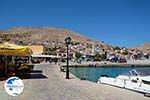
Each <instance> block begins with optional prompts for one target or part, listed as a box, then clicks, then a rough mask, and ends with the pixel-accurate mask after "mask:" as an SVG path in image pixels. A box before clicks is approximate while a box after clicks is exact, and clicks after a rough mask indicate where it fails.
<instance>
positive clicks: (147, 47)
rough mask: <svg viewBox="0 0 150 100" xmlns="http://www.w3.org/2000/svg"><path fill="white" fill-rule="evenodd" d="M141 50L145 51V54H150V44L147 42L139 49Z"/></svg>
mask: <svg viewBox="0 0 150 100" xmlns="http://www.w3.org/2000/svg"><path fill="white" fill-rule="evenodd" d="M137 48H138V49H139V50H141V51H143V52H147V53H150V42H146V43H144V44H143V45H141V46H139V47H137Z"/></svg>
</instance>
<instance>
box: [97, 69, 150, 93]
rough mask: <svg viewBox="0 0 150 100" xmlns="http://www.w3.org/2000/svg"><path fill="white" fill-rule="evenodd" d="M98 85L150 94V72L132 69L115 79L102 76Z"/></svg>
mask: <svg viewBox="0 0 150 100" xmlns="http://www.w3.org/2000/svg"><path fill="white" fill-rule="evenodd" d="M98 83H101V84H107V85H112V86H115V87H119V88H125V89H128V90H132V91H136V92H140V93H144V94H150V70H147V69H132V70H130V71H129V72H128V73H125V74H122V75H118V76H117V77H116V78H112V77H106V76H103V77H100V78H99V80H98Z"/></svg>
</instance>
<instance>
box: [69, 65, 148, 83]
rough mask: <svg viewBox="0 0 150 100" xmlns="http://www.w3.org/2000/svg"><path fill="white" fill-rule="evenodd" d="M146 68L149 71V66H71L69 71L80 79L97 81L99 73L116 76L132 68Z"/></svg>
mask: <svg viewBox="0 0 150 100" xmlns="http://www.w3.org/2000/svg"><path fill="white" fill-rule="evenodd" d="M143 68H144V69H145V68H146V69H147V70H149V71H150V67H117V66H116V67H84V68H81V67H79V68H78V67H75V68H74V67H72V68H70V72H71V73H72V74H74V75H75V76H76V77H78V78H80V79H85V80H89V81H92V82H97V81H98V79H99V77H100V76H101V75H107V76H109V77H117V76H118V75H120V74H123V73H126V72H128V71H130V70H132V69H143Z"/></svg>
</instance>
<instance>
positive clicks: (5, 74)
mask: <svg viewBox="0 0 150 100" xmlns="http://www.w3.org/2000/svg"><path fill="white" fill-rule="evenodd" d="M6 75H7V55H6V56H5V76H6Z"/></svg>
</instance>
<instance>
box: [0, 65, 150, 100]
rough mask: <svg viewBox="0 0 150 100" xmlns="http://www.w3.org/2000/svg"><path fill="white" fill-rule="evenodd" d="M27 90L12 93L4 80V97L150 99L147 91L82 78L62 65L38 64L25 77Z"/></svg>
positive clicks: (0, 93)
mask: <svg viewBox="0 0 150 100" xmlns="http://www.w3.org/2000/svg"><path fill="white" fill-rule="evenodd" d="M23 82H24V85H25V89H24V91H23V93H22V94H21V95H19V96H17V97H12V96H10V95H8V94H7V93H6V92H5V90H4V81H1V82H0V100H149V99H150V98H148V97H144V96H143V94H140V93H136V92H132V91H129V90H125V89H121V88H116V87H112V86H108V85H103V84H97V83H93V82H89V81H85V80H80V79H77V78H76V77H74V76H73V75H71V76H70V79H69V80H67V79H65V73H63V72H60V71H59V66H57V65H50V64H49V63H41V64H39V65H35V67H34V72H33V73H32V75H31V79H24V80H23Z"/></svg>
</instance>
